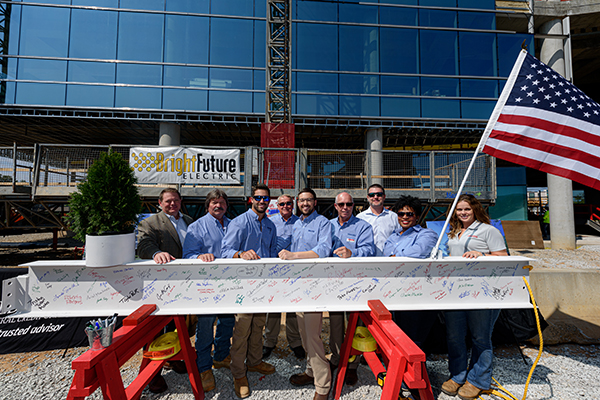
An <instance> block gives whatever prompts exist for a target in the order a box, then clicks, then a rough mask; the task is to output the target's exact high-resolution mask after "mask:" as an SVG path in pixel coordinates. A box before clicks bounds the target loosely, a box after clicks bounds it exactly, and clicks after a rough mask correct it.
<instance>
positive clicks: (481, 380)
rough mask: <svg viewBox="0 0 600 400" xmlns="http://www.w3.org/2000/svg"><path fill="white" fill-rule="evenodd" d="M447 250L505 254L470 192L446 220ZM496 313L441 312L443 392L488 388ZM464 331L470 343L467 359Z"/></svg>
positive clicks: (468, 393)
mask: <svg viewBox="0 0 600 400" xmlns="http://www.w3.org/2000/svg"><path fill="white" fill-rule="evenodd" d="M448 250H449V252H450V255H451V256H457V257H460V256H462V257H465V258H478V257H485V256H506V255H508V254H507V252H506V245H505V244H504V238H503V237H502V234H501V233H500V231H499V230H498V229H496V228H494V227H493V226H492V225H490V218H489V217H488V215H487V214H486V213H485V211H484V210H483V207H482V206H481V203H479V201H478V200H477V199H476V198H475V197H474V196H472V195H470V194H463V195H462V196H460V197H459V199H458V204H457V205H456V210H455V212H454V215H453V216H452V218H451V219H450V232H449V233H448ZM499 314H500V310H450V311H445V312H444V316H445V319H446V337H447V339H448V367H449V369H450V379H448V380H447V381H446V382H444V384H443V385H442V391H443V392H444V393H446V394H447V395H449V396H456V395H457V394H458V396H459V397H460V398H461V399H463V400H471V399H476V398H477V397H478V396H479V395H480V394H481V392H482V391H484V390H488V389H489V388H490V384H491V380H492V363H493V359H494V353H493V348H492V331H493V329H494V323H495V322H496V319H497V318H498V315H499ZM467 334H469V335H470V337H471V341H472V342H473V347H472V349H471V360H470V362H468V360H469V354H468V351H467V344H466V336H467Z"/></svg>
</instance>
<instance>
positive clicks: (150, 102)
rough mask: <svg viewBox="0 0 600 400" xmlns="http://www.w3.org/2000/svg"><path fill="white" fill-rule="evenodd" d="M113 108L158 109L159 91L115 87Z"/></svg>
mask: <svg viewBox="0 0 600 400" xmlns="http://www.w3.org/2000/svg"><path fill="white" fill-rule="evenodd" d="M115 90H116V96H115V98H116V100H115V107H129V108H153V109H160V105H161V104H160V103H161V101H160V100H161V89H159V88H156V89H155V88H137V87H117V88H115Z"/></svg>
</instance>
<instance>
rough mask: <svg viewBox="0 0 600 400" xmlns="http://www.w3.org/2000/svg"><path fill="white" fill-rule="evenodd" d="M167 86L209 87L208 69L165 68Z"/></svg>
mask: <svg viewBox="0 0 600 400" xmlns="http://www.w3.org/2000/svg"><path fill="white" fill-rule="evenodd" d="M164 74H165V80H164V84H165V86H182V87H204V88H207V87H208V68H205V67H171V66H165V71H164Z"/></svg>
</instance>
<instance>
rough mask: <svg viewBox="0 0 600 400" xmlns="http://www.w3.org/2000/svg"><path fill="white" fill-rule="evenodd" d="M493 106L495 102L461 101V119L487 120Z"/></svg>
mask: <svg viewBox="0 0 600 400" xmlns="http://www.w3.org/2000/svg"><path fill="white" fill-rule="evenodd" d="M495 106H496V102H495V101H477V100H462V101H461V107H462V117H463V118H473V119H489V118H490V115H492V111H493V110H494V107H495Z"/></svg>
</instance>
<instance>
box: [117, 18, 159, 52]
mask: <svg viewBox="0 0 600 400" xmlns="http://www.w3.org/2000/svg"><path fill="white" fill-rule="evenodd" d="M163 20H164V16H163V15H159V14H146V13H131V12H122V13H121V14H120V17H119V39H118V40H119V44H118V56H117V57H118V58H119V59H120V60H136V61H162V47H163V46H162V44H163Z"/></svg>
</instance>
